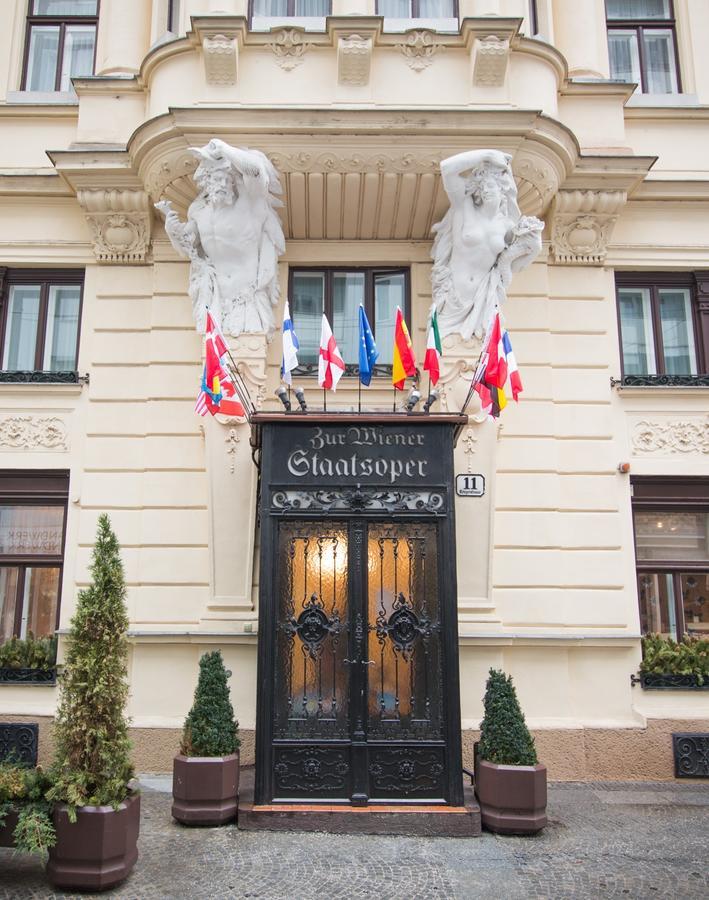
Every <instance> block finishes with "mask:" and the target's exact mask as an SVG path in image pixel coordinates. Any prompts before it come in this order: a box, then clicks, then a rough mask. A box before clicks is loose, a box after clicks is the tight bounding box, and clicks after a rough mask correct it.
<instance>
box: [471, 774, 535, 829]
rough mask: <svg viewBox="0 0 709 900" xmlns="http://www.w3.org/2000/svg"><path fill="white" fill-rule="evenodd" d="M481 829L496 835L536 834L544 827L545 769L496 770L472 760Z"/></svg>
mask: <svg viewBox="0 0 709 900" xmlns="http://www.w3.org/2000/svg"><path fill="white" fill-rule="evenodd" d="M475 793H476V795H477V798H478V803H479V804H480V815H481V819H482V824H483V827H485V828H487V829H489V830H490V831H494V832H496V833H497V834H536V833H537V832H538V831H541V830H542V828H544V826H545V825H546V824H547V813H546V807H547V769H546V766H543V765H536V766H499V765H497V764H496V763H491V762H488V761H487V760H485V759H477V758H476V760H475Z"/></svg>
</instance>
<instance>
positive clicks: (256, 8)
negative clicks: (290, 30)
mask: <svg viewBox="0 0 709 900" xmlns="http://www.w3.org/2000/svg"><path fill="white" fill-rule="evenodd" d="M253 14H254V16H272V17H277V16H287V15H288V3H287V0H254V5H253Z"/></svg>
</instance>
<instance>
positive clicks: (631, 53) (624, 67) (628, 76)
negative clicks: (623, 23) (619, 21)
mask: <svg viewBox="0 0 709 900" xmlns="http://www.w3.org/2000/svg"><path fill="white" fill-rule="evenodd" d="M608 53H609V57H610V69H611V77H612V78H618V79H620V81H635V82H637V84H640V56H639V53H638V40H637V34H636V32H635V31H622V30H620V29H614V30H612V31H609V32H608Z"/></svg>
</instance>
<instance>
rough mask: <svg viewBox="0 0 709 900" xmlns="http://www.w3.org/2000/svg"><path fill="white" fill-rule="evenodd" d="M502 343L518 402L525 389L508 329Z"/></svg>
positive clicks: (511, 385) (513, 392) (514, 397)
mask: <svg viewBox="0 0 709 900" xmlns="http://www.w3.org/2000/svg"><path fill="white" fill-rule="evenodd" d="M502 345H503V347H504V348H505V359H506V360H507V374H508V377H509V379H510V388H511V390H512V397H513V399H514V401H515V403H518V402H519V401H518V399H517V398H518V397H519V395H520V394H521V393H522V391H523V387H522V379H521V378H520V375H519V369H518V368H517V360H516V359H515V355H514V351H513V350H512V342H511V341H510V336H509V334H508V333H507V329H505V332H504V334H503V335H502Z"/></svg>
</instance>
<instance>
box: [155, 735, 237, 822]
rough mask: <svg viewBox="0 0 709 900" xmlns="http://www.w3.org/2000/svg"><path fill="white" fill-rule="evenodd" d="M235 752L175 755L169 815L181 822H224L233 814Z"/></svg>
mask: <svg viewBox="0 0 709 900" xmlns="http://www.w3.org/2000/svg"><path fill="white" fill-rule="evenodd" d="M238 796H239V753H238V751H237V752H236V753H232V754H230V755H229V756H214V757H210V756H182V755H180V754H178V755H177V756H176V757H175V760H174V762H173V766H172V799H173V803H172V815H173V817H174V818H175V819H177V821H178V822H182V824H183V825H224V824H225V823H226V822H231V821H232V820H233V819H235V818H236V810H237V806H238Z"/></svg>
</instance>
